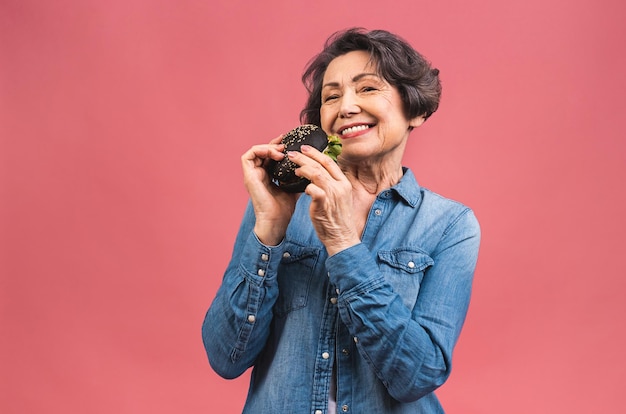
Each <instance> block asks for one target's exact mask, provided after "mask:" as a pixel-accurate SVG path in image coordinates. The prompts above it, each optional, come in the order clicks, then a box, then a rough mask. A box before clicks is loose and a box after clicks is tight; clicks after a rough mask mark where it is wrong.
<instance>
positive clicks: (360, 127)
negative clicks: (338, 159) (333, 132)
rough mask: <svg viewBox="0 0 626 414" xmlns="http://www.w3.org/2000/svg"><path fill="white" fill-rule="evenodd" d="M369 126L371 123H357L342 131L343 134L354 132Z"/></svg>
mask: <svg viewBox="0 0 626 414" xmlns="http://www.w3.org/2000/svg"><path fill="white" fill-rule="evenodd" d="M368 128H369V125H357V126H353V127H350V128H346V129H344V130H343V131H341V135H347V134H352V133H353V132H358V131H364V130H366V129H368Z"/></svg>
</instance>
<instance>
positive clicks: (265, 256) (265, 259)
mask: <svg viewBox="0 0 626 414" xmlns="http://www.w3.org/2000/svg"><path fill="white" fill-rule="evenodd" d="M261 260H263V261H264V262H267V261H268V260H270V257H269V256H268V254H267V253H263V254H262V255H261Z"/></svg>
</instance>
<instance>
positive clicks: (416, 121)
mask: <svg viewBox="0 0 626 414" xmlns="http://www.w3.org/2000/svg"><path fill="white" fill-rule="evenodd" d="M425 120H426V118H424V115H420V116H416V117H415V118H413V119H411V120H409V127H410V129H413V128H417V127H418V126H420V125H422V124H423V123H424V121H425Z"/></svg>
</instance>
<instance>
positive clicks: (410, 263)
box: [407, 262, 415, 269]
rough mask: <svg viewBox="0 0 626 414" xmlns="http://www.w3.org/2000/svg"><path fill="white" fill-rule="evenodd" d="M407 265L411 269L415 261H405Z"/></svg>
mask: <svg viewBox="0 0 626 414" xmlns="http://www.w3.org/2000/svg"><path fill="white" fill-rule="evenodd" d="M407 266H409V267H410V268H411V269H413V268H414V267H415V263H414V262H409V263H407Z"/></svg>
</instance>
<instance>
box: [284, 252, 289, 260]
mask: <svg viewBox="0 0 626 414" xmlns="http://www.w3.org/2000/svg"><path fill="white" fill-rule="evenodd" d="M283 257H284V258H285V259H287V258H289V257H291V253H289V252H285V253H283Z"/></svg>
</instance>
